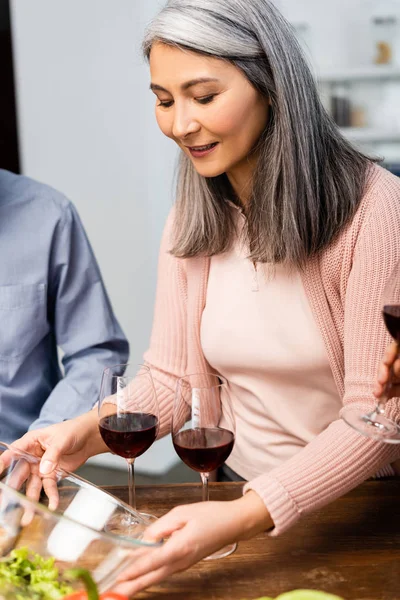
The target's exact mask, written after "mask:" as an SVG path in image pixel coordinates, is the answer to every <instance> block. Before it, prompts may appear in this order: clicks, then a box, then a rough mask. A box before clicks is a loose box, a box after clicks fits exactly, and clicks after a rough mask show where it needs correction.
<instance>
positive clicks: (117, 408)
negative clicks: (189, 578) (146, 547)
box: [99, 365, 159, 535]
mask: <svg viewBox="0 0 400 600" xmlns="http://www.w3.org/2000/svg"><path fill="white" fill-rule="evenodd" d="M158 428H159V409H158V403H157V397H156V391H155V388H154V383H153V378H152V375H151V372H150V369H149V367H147V366H145V365H139V366H138V367H135V366H133V365H115V366H113V367H108V368H106V369H104V372H103V377H102V381H101V388H100V402H99V430H100V434H101V437H102V438H103V440H104V442H105V444H106V445H107V446H108V448H109V449H110V450H111V452H113V453H114V454H117V455H118V456H122V457H123V458H125V460H126V462H127V464H128V473H129V483H128V485H129V505H130V506H131V507H132V508H133V509H135V510H136V494H135V472H134V464H135V459H136V458H137V457H138V456H140V455H141V454H143V453H144V452H146V450H148V448H150V446H151V445H152V443H153V442H154V440H155V439H156V437H157V433H158ZM140 515H141V517H143V518H144V519H145V520H146V519H147V522H148V523H149V522H151V521H153V520H156V517H154V516H153V515H149V514H147V513H140ZM137 524H138V522H137V521H136V520H135V518H134V517H133V516H132V517H129V516H126V517H124V518H123V520H122V521H121V522H118V523H117V522H115V523H112V527H113V532H114V533H119V532H123V533H124V535H127V534H128V535H129V533H132V532H133V531H134V529H135V527H136V526H137ZM130 528H132V531H130Z"/></svg>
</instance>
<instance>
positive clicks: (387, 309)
mask: <svg viewBox="0 0 400 600" xmlns="http://www.w3.org/2000/svg"><path fill="white" fill-rule="evenodd" d="M383 319H384V321H385V325H386V328H387V330H388V332H389V333H390V335H391V336H392V338H394V339H395V340H396V342H397V343H400V305H399V304H392V305H390V304H387V305H386V306H384V307H383Z"/></svg>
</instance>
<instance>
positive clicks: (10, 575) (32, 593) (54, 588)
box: [0, 548, 128, 600]
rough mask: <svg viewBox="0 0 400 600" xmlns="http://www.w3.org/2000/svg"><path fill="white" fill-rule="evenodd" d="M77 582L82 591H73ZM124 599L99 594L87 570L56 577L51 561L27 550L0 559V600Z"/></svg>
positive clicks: (124, 599) (70, 571) (122, 599)
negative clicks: (76, 581)
mask: <svg viewBox="0 0 400 600" xmlns="http://www.w3.org/2000/svg"><path fill="white" fill-rule="evenodd" d="M76 579H79V580H81V581H82V583H83V584H84V586H85V588H86V591H78V592H77V591H75V592H74V589H73V588H72V586H71V585H70V582H71V581H74V580H76ZM60 598H64V600H128V598H126V597H125V596H121V595H120V594H116V593H114V592H105V593H104V594H100V595H99V593H98V591H97V587H96V584H95V582H94V581H93V579H92V577H91V575H90V573H89V571H86V570H85V569H71V570H68V571H65V572H64V573H63V575H62V576H61V575H60V572H59V570H58V568H57V567H56V565H55V559H54V558H43V556H40V554H32V553H31V552H30V551H29V550H28V548H19V549H18V550H12V552H11V553H10V555H9V556H8V557H7V558H3V559H0V600H59V599H60Z"/></svg>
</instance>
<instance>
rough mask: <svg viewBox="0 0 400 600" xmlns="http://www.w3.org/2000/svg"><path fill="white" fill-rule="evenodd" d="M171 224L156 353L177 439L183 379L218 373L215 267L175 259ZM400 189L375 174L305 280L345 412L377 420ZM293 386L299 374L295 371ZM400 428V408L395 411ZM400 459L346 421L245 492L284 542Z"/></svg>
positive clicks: (164, 412) (150, 354)
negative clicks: (212, 329) (208, 308)
mask: <svg viewBox="0 0 400 600" xmlns="http://www.w3.org/2000/svg"><path fill="white" fill-rule="evenodd" d="M172 220H173V214H171V215H170V217H169V219H168V221H167V225H166V228H165V231H164V235H163V239H162V243H161V250H160V260H159V271H158V286H157V296H156V306H155V316H154V323H153V331H152V336H151V343H150V349H149V350H148V351H147V352H146V354H145V360H146V362H147V363H148V364H149V365H150V366H151V368H152V371H153V374H154V378H155V383H156V388H157V393H158V399H159V404H160V412H161V428H160V435H161V436H162V435H165V434H167V433H168V432H169V430H170V419H171V411H172V404H173V399H174V390H175V384H176V379H177V378H178V377H181V376H182V375H185V374H188V373H195V372H197V371H204V370H209V369H210V367H209V366H208V365H207V363H206V360H205V358H204V356H203V353H202V349H201V344H200V323H201V316H202V312H203V308H204V305H205V299H206V290H207V278H208V269H209V263H210V261H209V259H208V258H205V257H196V258H190V259H178V258H175V257H173V256H172V255H171V254H169V252H168V251H169V248H170V247H171V225H172ZM399 232H400V180H399V179H398V178H396V177H395V176H393V175H391V174H390V173H389V172H387V171H385V170H384V169H382V168H380V167H377V166H374V167H372V168H371V171H370V175H369V178H368V184H367V188H366V191H365V194H364V197H363V199H362V201H361V203H360V206H359V209H358V211H357V213H356V215H355V217H354V219H353V220H352V222H351V223H350V225H349V226H348V227H347V228H346V229H344V230H343V232H342V233H341V234H340V236H338V238H337V239H336V240H335V241H334V242H333V243H332V244H331V245H330V246H329V248H328V249H327V250H325V251H324V252H323V253H322V254H321V255H320V256H319V257H317V258H314V259H313V260H310V261H309V263H308V265H307V266H306V268H305V269H304V272H303V273H302V280H303V285H304V288H305V290H306V294H307V296H308V299H309V302H310V305H311V308H312V311H313V313H314V316H315V319H316V321H317V324H318V326H319V328H320V331H321V334H322V337H323V339H324V342H325V346H326V350H327V353H328V357H329V362H330V365H331V368H332V373H333V376H334V379H335V382H336V385H337V388H338V391H339V394H340V396H341V397H342V398H343V405H344V406H347V407H348V406H354V408H361V409H362V410H365V411H370V410H371V409H372V407H373V406H374V403H375V401H374V398H373V395H372V392H371V389H372V385H373V382H374V380H375V377H376V372H377V366H378V364H379V361H380V360H381V358H382V355H383V352H384V349H385V348H386V346H387V344H388V343H389V339H390V338H389V335H388V334H387V332H386V330H385V327H384V324H383V320H382V316H381V294H382V290H383V287H384V284H385V281H386V280H387V278H388V277H389V274H390V273H391V271H392V269H393V268H394V266H395V264H396V262H397V261H398V260H400V234H399ZM288 377H290V365H288ZM387 412H388V414H389V416H390V417H391V418H394V419H395V420H400V400H399V399H398V398H395V399H392V400H391V401H390V403H389V404H388V407H387ZM399 457H400V445H389V444H383V443H380V442H376V441H373V440H370V439H368V438H365V437H364V436H362V435H360V434H358V433H357V432H355V431H353V430H352V429H350V428H349V427H348V426H347V425H346V424H345V423H344V422H343V421H342V420H340V419H339V420H337V421H334V422H332V423H331V424H330V425H329V427H327V429H326V430H325V431H323V432H322V433H321V434H319V435H318V436H316V438H315V439H314V440H313V441H312V442H310V443H309V444H308V445H307V446H305V447H304V448H303V449H302V450H300V451H299V452H298V453H297V454H296V455H295V456H293V457H292V458H291V459H290V460H288V461H286V462H285V463H283V464H281V465H279V466H278V467H276V468H274V469H273V470H271V471H269V472H267V473H265V474H263V475H261V476H259V477H257V478H256V479H254V480H252V481H250V482H249V483H247V484H246V486H245V488H244V491H247V490H249V489H253V490H255V491H256V492H257V493H258V494H259V495H260V496H261V498H262V499H263V501H264V502H265V504H266V506H267V508H268V510H269V512H270V514H271V517H272V519H273V521H274V523H275V528H274V529H273V531H272V535H279V534H280V533H282V532H283V531H285V530H286V529H287V528H289V527H290V526H291V525H293V524H294V523H295V522H296V521H297V519H298V518H299V517H300V516H301V515H302V514H304V513H308V512H311V511H313V510H316V509H318V508H320V507H322V506H324V505H325V504H328V503H329V502H331V501H332V500H334V499H335V498H337V497H339V496H341V495H342V494H344V493H346V492H347V491H349V490H350V489H352V488H354V487H356V486H357V485H358V484H360V483H361V482H362V481H364V480H366V479H368V478H369V477H371V476H373V475H374V474H376V473H377V472H380V474H385V473H386V474H390V473H392V472H393V471H392V469H391V467H390V463H391V462H393V461H394V460H396V459H397V458H399Z"/></svg>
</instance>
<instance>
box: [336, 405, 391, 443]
mask: <svg viewBox="0 0 400 600" xmlns="http://www.w3.org/2000/svg"><path fill="white" fill-rule="evenodd" d="M342 419H343V420H344V421H345V423H347V424H348V425H350V427H352V428H353V429H355V430H356V431H358V432H359V433H361V434H362V435H365V436H366V437H369V438H372V439H374V440H379V441H381V442H385V443H386V444H400V427H399V426H398V425H397V424H396V423H395V422H394V421H391V420H390V419H388V418H387V417H385V415H383V414H376V413H371V414H369V415H366V414H360V413H359V412H357V411H355V410H351V409H349V410H345V411H344V412H343V413H342Z"/></svg>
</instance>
